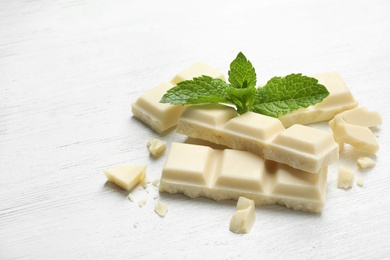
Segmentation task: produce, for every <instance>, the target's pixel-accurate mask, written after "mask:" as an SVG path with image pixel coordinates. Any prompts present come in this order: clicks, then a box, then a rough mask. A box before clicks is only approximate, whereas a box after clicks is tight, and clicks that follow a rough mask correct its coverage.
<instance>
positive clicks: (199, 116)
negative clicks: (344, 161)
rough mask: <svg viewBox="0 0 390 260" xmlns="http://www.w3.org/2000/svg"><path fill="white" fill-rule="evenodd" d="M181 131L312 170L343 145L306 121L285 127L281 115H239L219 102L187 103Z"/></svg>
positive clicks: (327, 161)
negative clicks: (279, 116)
mask: <svg viewBox="0 0 390 260" xmlns="http://www.w3.org/2000/svg"><path fill="white" fill-rule="evenodd" d="M177 132H178V133H181V134H185V135H187V136H189V137H192V138H199V139H202V140H206V141H210V142H214V143H216V144H222V145H226V146H228V147H230V148H233V149H236V150H244V151H250V152H253V153H255V154H257V155H260V156H262V157H264V158H265V159H269V160H273V161H276V162H279V163H284V164H287V165H289V166H291V167H294V168H297V169H300V170H303V171H307V172H311V173H317V172H318V171H319V170H320V169H321V168H322V167H323V166H328V165H330V164H331V163H332V162H334V161H335V160H337V159H338V158H339V146H338V144H337V143H336V142H335V141H334V139H333V136H332V134H331V133H329V132H327V131H321V130H318V129H314V128H312V127H308V126H303V125H293V126H291V127H290V128H288V129H285V128H284V126H283V125H282V123H281V122H280V121H279V120H278V119H277V118H272V117H268V116H265V115H261V114H256V113H253V112H247V113H245V114H243V115H240V116H238V114H237V112H236V111H235V109H234V108H232V107H228V106H224V105H219V104H209V105H193V106H190V107H187V108H186V109H185V110H184V111H183V113H182V115H181V117H180V118H179V121H178V125H177Z"/></svg>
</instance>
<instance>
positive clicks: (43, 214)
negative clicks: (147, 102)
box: [0, 0, 390, 259]
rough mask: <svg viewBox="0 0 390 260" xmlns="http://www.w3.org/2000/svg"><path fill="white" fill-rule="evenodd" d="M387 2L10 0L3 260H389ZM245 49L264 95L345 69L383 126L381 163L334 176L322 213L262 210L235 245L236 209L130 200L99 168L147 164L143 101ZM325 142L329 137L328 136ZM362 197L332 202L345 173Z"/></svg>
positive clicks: (224, 65)
mask: <svg viewBox="0 0 390 260" xmlns="http://www.w3.org/2000/svg"><path fill="white" fill-rule="evenodd" d="M389 14H390V2H389V1H379V0H378V1H368V0H366V1H364V0H348V1H305V0H301V1H294V2H293V1H284V0H277V1H233V0H228V1H226V0H224V1H222V0H217V1H206V0H200V1H192V2H187V1H179V0H165V1H151V0H146V1H135V0H133V1H125V0H122V1H117V0H105V1H103V0H102V1H65V0H61V1H43V0H37V1H13V0H3V1H0V259H138V258H139V259H157V258H159V259H236V258H242V259H383V258H387V259H389V258H390V165H389V159H390V158H389V154H390V149H389V146H390V139H389V121H390V117H389V114H390V105H389V104H390V103H389V97H390V90H389V89H390V47H389V46H390V16H389ZM239 51H242V52H243V53H244V54H245V55H246V56H247V57H248V58H249V59H250V60H251V61H252V63H253V64H254V66H255V68H256V72H257V75H258V82H259V83H260V82H265V81H266V80H268V79H269V78H271V77H272V76H277V75H278V76H283V75H287V74H289V73H297V72H302V73H304V74H314V73H321V72H326V71H333V70H334V71H337V72H339V73H340V75H341V76H342V77H343V79H344V80H345V82H346V83H347V84H348V86H349V87H350V89H351V91H352V92H353V94H354V96H355V98H356V99H357V100H358V101H359V103H360V104H361V105H362V106H366V107H368V108H369V109H370V110H375V111H379V112H380V113H381V115H382V116H383V120H384V123H383V125H382V126H381V127H380V128H379V129H378V130H377V131H376V132H375V134H376V135H377V136H378V140H379V142H380V144H381V148H380V151H379V152H378V154H377V156H376V157H375V160H376V162H377V165H376V166H375V167H374V168H373V169H371V170H367V171H359V170H357V167H356V159H357V157H358V156H359V154H358V153H356V152H354V151H353V150H347V151H346V152H345V153H344V154H343V155H342V157H343V158H344V159H343V160H342V161H341V162H338V163H335V164H333V165H332V166H331V167H330V168H329V178H328V190H327V192H328V193H327V200H326V205H325V208H324V211H323V213H322V214H321V215H312V214H307V213H302V212H295V211H292V210H288V209H286V208H284V207H281V206H265V207H258V208H257V209H256V214H257V215H256V216H257V220H256V223H255V226H254V227H253V229H252V231H251V233H249V234H247V235H236V234H233V233H231V232H230V231H229V228H228V225H229V221H230V217H231V216H232V214H233V213H234V211H235V202H232V201H227V202H222V203H220V202H215V201H211V200H207V199H194V200H193V199H189V198H187V197H185V196H182V195H167V194H161V195H160V198H159V200H160V201H163V202H165V203H166V204H168V206H169V211H168V214H167V215H166V217H165V218H160V217H159V216H158V215H156V214H155V213H154V211H153V208H154V203H155V202H156V201H157V200H155V199H153V197H154V194H155V193H156V188H154V187H153V186H152V187H153V188H152V189H151V191H150V192H149V193H147V192H146V191H145V190H144V189H142V188H136V189H135V191H133V194H134V196H135V198H136V200H137V201H138V200H140V199H143V198H147V204H146V205H145V206H144V207H142V208H140V207H138V205H137V203H132V202H130V201H129V200H128V199H127V194H128V192H125V191H123V190H121V189H120V188H117V187H116V186H114V185H112V184H110V183H107V182H106V179H105V177H104V175H103V173H102V169H104V168H107V167H109V166H112V165H115V164H118V163H122V162H130V163H145V164H147V166H148V171H147V174H148V176H149V178H150V179H152V180H153V179H155V178H159V176H160V175H161V170H162V166H163V164H164V161H165V156H163V157H162V158H159V159H157V160H154V159H152V158H150V157H149V154H148V151H147V149H146V142H147V141H148V140H149V139H151V138H154V137H158V138H161V139H164V140H167V141H169V142H171V141H182V140H183V139H184V137H183V136H180V135H178V134H176V133H174V132H172V133H170V134H168V135H165V136H162V137H160V136H158V135H157V134H155V133H154V132H152V131H151V130H150V129H149V128H147V127H145V126H144V125H143V124H142V123H140V122H139V121H137V120H136V119H134V118H133V117H132V114H131V110H130V104H131V103H132V102H134V101H135V100H136V98H137V97H138V96H140V95H141V94H142V93H144V92H146V91H147V90H149V89H151V88H153V87H155V86H157V85H158V84H159V83H161V82H163V81H167V80H169V79H171V77H172V76H174V75H175V74H176V73H178V72H179V71H181V70H183V69H184V68H186V67H188V66H189V65H191V64H192V63H194V62H196V61H199V60H202V61H204V62H206V63H208V64H209V65H211V66H213V67H215V68H217V69H219V70H221V71H224V72H225V73H227V70H228V67H229V63H230V61H231V60H232V59H233V58H234V57H235V56H236V54H237V53H238V52H239ZM320 127H324V128H326V126H320ZM340 163H342V164H346V165H349V166H351V167H353V168H354V169H356V172H357V176H360V177H363V178H364V180H365V186H364V187H363V188H360V187H358V186H356V184H355V186H354V187H353V188H352V189H351V190H348V191H345V190H339V189H337V188H336V180H337V166H338V165H339V164H340Z"/></svg>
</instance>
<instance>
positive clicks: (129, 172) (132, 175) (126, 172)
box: [104, 164, 146, 190]
mask: <svg viewBox="0 0 390 260" xmlns="http://www.w3.org/2000/svg"><path fill="white" fill-rule="evenodd" d="M145 172H146V166H145V165H131V164H122V165H117V166H114V167H111V168H109V169H106V170H104V174H105V175H106V177H107V179H108V180H109V181H110V182H113V183H115V184H116V185H118V186H119V187H121V188H123V189H125V190H130V189H132V188H133V187H134V186H135V185H137V184H138V183H139V182H140V181H141V180H142V179H143V178H144V175H145Z"/></svg>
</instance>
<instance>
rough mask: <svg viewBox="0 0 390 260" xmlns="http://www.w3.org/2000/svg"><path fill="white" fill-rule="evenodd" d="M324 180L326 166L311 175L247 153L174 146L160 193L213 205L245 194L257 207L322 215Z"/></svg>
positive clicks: (170, 151) (162, 177) (185, 145)
mask: <svg viewBox="0 0 390 260" xmlns="http://www.w3.org/2000/svg"><path fill="white" fill-rule="evenodd" d="M326 178H327V167H323V168H321V170H320V171H319V172H318V174H309V173H307V172H304V171H301V170H297V169H294V168H291V167H289V166H287V165H284V164H279V163H276V162H273V161H268V160H264V159H263V158H261V157H260V156H257V155H255V154H253V153H250V152H246V151H238V150H231V149H225V150H217V149H212V148H210V147H207V146H200V145H192V144H183V143H172V145H171V148H170V150H169V153H168V157H167V160H166V162H165V166H164V169H163V172H162V176H161V179H160V186H159V189H160V192H168V193H183V194H185V195H187V196H189V197H191V198H196V197H207V198H210V199H214V200H217V201H220V200H227V199H233V200H238V198H239V197H240V196H244V197H245V198H248V199H251V200H253V201H254V202H255V204H256V205H270V204H280V205H284V206H286V207H288V208H291V209H294V210H302V211H308V212H313V213H320V212H321V211H322V209H323V206H324V201H325V196H326Z"/></svg>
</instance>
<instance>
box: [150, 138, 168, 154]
mask: <svg viewBox="0 0 390 260" xmlns="http://www.w3.org/2000/svg"><path fill="white" fill-rule="evenodd" d="M147 146H148V148H149V151H150V153H151V154H152V155H153V156H154V157H159V156H161V155H162V153H163V152H164V151H165V148H166V147H167V142H165V141H161V140H160V139H151V140H149V141H148V144H147Z"/></svg>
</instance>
